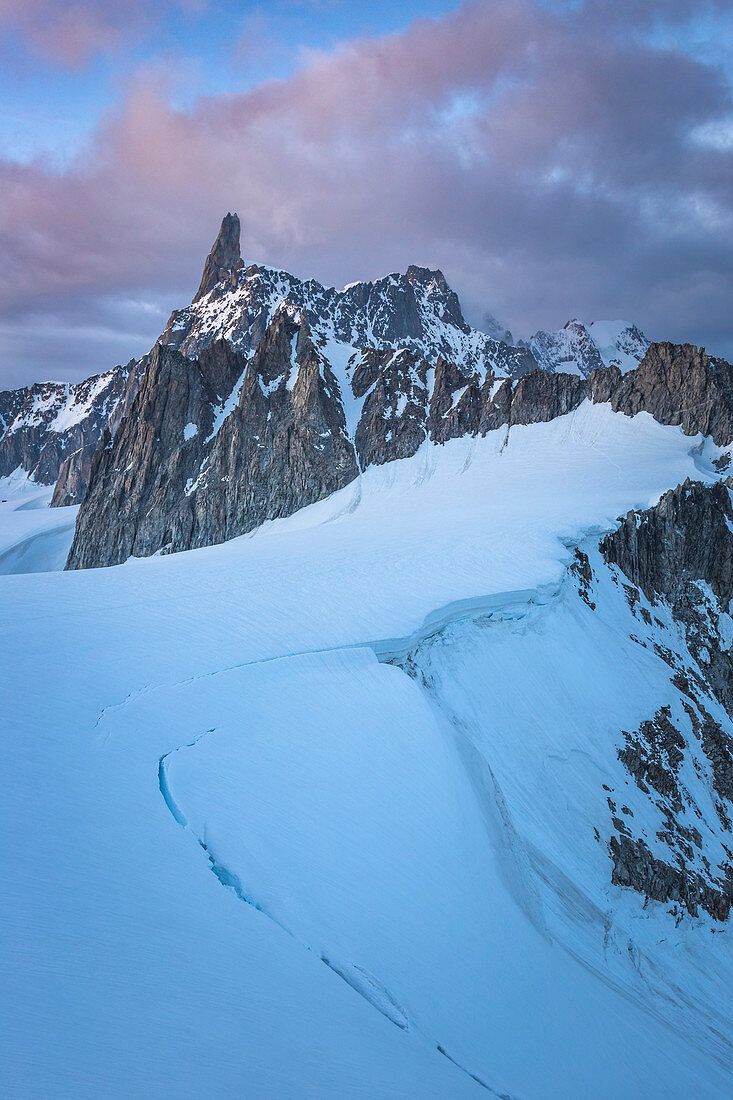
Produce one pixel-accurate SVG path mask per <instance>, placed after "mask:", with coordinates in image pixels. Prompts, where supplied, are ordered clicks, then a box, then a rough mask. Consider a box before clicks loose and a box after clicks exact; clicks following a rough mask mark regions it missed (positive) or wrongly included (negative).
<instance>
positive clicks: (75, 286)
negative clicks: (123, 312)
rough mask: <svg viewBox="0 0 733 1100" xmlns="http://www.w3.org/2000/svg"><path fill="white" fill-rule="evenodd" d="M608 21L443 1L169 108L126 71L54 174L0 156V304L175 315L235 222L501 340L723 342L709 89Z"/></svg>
mask: <svg viewBox="0 0 733 1100" xmlns="http://www.w3.org/2000/svg"><path fill="white" fill-rule="evenodd" d="M609 18H610V17H609V7H608V5H605V6H604V5H603V4H601V3H595V4H594V5H592V6H591V7H590V8H589V9H588V10H587V11H586V12H583V11H580V12H578V11H574V12H566V13H565V14H553V13H551V12H549V11H548V10H547V9H542V8H539V7H537V6H535V5H533V4H531V3H529V2H522V0H519V2H514V0H512V2H509V0H505V2H502V0H498V2H482V3H478V2H476V3H467V4H464V5H463V6H461V7H460V8H459V9H458V10H456V11H455V12H454V13H452V14H451V15H449V16H447V17H445V18H443V19H441V20H422V21H419V22H417V23H416V24H414V25H413V26H412V27H411V28H409V29H408V30H407V31H406V32H404V33H402V34H399V35H392V36H389V37H385V38H382V39H368V40H361V41H358V42H355V43H353V44H352V45H350V46H348V47H345V48H342V49H340V50H338V51H337V52H336V53H334V54H332V55H328V56H326V55H311V56H310V57H309V58H308V60H307V63H306V64H305V66H304V67H303V69H302V70H301V71H300V72H298V73H297V74H296V75H295V76H293V77H292V78H291V79H289V80H285V81H273V82H269V83H267V84H263V85H261V86H260V87H258V88H255V89H254V90H252V91H250V92H248V93H247V94H244V95H237V96H219V97H213V98H208V99H204V100H201V101H200V102H199V103H198V104H197V105H196V106H195V107H194V108H193V109H191V110H189V111H176V110H173V109H172V108H171V106H170V104H169V103H168V101H167V99H166V96H165V94H164V92H163V91H162V90H161V89H160V87H159V86H157V85H156V84H155V83H152V82H150V81H149V80H148V79H147V78H145V77H144V76H140V77H139V78H138V79H137V80H136V81H133V83H132V86H131V89H130V92H129V95H128V98H127V100H126V102H125V103H124V106H123V107H122V108H121V109H120V111H119V113H117V114H116V115H114V116H113V117H110V118H109V119H108V120H107V121H106V122H105V124H104V126H102V127H101V128H100V131H99V133H98V135H97V138H96V142H95V144H94V147H93V149H92V150H91V152H90V153H89V154H88V156H87V157H86V158H85V159H84V160H83V161H81V162H79V163H78V164H76V165H75V166H74V167H73V168H72V169H71V170H69V171H67V172H66V173H65V174H63V175H54V174H51V173H49V172H47V171H46V170H45V169H44V168H43V166H41V165H33V166H25V167H20V166H17V165H9V164H5V165H0V202H1V203H2V210H3V213H2V219H1V220H0V252H2V254H3V256H4V263H3V265H2V267H1V268H0V311H1V312H2V314H4V316H5V317H7V318H14V319H15V320H14V322H13V323H17V324H19V325H20V324H22V323H23V317H24V316H25V315H27V314H28V313H30V312H36V313H41V312H43V311H46V312H48V311H51V312H52V313H53V314H54V316H56V317H59V316H61V315H62V312H63V311H64V310H67V311H68V312H69V314H73V315H74V317H77V318H78V317H79V316H80V315H82V314H83V311H84V308H85V303H86V305H87V307H88V310H89V314H90V318H91V317H93V316H94V311H95V310H97V309H98V308H100V307H99V300H100V298H101V297H106V300H107V302H108V303H109V301H113V300H114V299H115V297H118V298H120V299H121V298H124V299H126V300H127V299H129V298H130V297H138V298H139V297H144V296H148V297H150V296H155V295H161V294H170V295H172V296H174V297H173V300H175V301H176V302H177V303H178V304H180V303H181V302H182V300H186V299H187V298H190V295H191V294H192V293H193V291H194V290H195V287H196V285H197V282H198V275H199V269H200V266H201V263H202V261H203V258H204V256H205V254H206V252H207V250H208V247H209V245H210V239H211V238H212V236H213V234H214V232H215V230H216V228H217V224H218V221H219V219H220V217H221V214H222V213H223V212H224V211H226V210H228V209H229V210H231V209H236V210H238V212H239V214H240V217H241V219H242V226H243V249H244V251H245V255H246V256H247V258H249V259H256V260H261V261H264V262H269V263H274V264H278V265H283V266H289V267H290V268H291V269H295V270H297V271H298V272H299V273H302V274H306V275H310V274H313V275H315V276H317V277H319V278H321V279H324V280H328V281H333V282H336V283H343V282H345V281H350V280H351V279H356V278H367V277H373V276H377V275H380V274H382V273H384V272H386V271H389V270H395V269H396V268H404V267H405V266H406V265H407V264H408V263H410V262H417V263H425V264H430V265H440V266H441V267H442V268H443V269H444V271H445V272H446V274H447V276H448V278H449V281H451V282H452V283H453V284H454V285H455V286H456V289H458V290H459V291H460V292H461V294H462V297H464V298H465V299H466V300H467V302H468V305H469V308H471V307H473V309H474V311H479V310H480V308H481V307H482V306H483V307H484V308H486V307H488V308H491V309H492V310H493V311H494V312H495V313H497V314H498V315H499V316H500V317H501V319H502V320H503V321H504V322H505V323H508V324H510V325H511V326H513V327H514V328H515V329H516V328H519V330H520V331H522V330H524V331H525V332H527V331H530V330H532V329H534V328H535V327H539V326H546V325H553V326H556V325H558V324H561V323H563V322H564V321H565V320H566V319H567V317H568V316H571V315H581V316H587V317H592V316H619V315H621V316H624V315H626V316H629V317H630V318H632V319H635V320H637V321H639V322H640V323H641V324H642V325H645V326H647V327H648V328H649V330H650V331H651V333H652V335H655V336H660V337H661V336H668V337H669V338H673V339H682V338H687V339H691V340H695V341H703V340H704V341H707V342H708V343H709V346H711V348H712V350H716V349H717V350H722V351H733V332H732V331H731V322H730V316H729V302H730V298H731V291H732V290H733V286H732V285H731V284H732V279H733V276H732V275H731V272H732V271H733V262H732V261H733V249H732V246H731V235H732V230H733V198H732V196H731V191H730V186H729V182H730V178H731V170H732V169H733V152H732V151H731V150H730V149H725V148H721V147H717V146H715V145H713V144H711V143H708V144H706V143H704V142H699V141H694V140H693V138H692V135H693V134H694V133H696V132H699V131H700V128H701V127H702V128H704V127H705V126H708V125H710V124H712V123H714V122H715V121H716V120H721V119H724V118H725V117H726V116H728V115H729V114H730V113H731V110H732V106H731V98H730V91H729V89H728V87H727V85H726V83H725V82H724V80H723V78H722V76H721V75H720V74H719V73H718V72H717V71H716V70H715V69H714V68H713V67H712V66H707V65H705V64H703V63H702V62H700V61H695V60H692V59H691V58H690V57H687V56H685V55H683V54H681V53H679V52H675V51H673V50H656V49H652V48H651V47H648V46H644V45H643V44H642V43H641V40H640V39H639V38H638V36H634V37H633V38H625V37H624V35H622V34H620V33H617V30H618V28H616V30H615V31H614V33H610V32H608V33H605V34H601V33H599V32H600V30H601V29H603V28H605V29H606V30H608V23H609ZM167 300H168V301H170V298H168V299H167ZM106 308H108V307H106ZM155 335H156V332H154V331H151V333H150V339H151V342H152V339H153V338H154V337H155ZM124 354H125V353H124V351H122V349H121V353H120V356H119V357H120V358H122V357H124ZM94 365H95V366H96V365H98V364H96V363H95V364H94Z"/></svg>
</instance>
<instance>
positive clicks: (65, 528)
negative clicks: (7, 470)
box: [0, 469, 79, 574]
mask: <svg viewBox="0 0 733 1100" xmlns="http://www.w3.org/2000/svg"><path fill="white" fill-rule="evenodd" d="M52 496H53V486H52V485H37V484H36V483H35V482H34V481H33V480H32V479H31V478H29V477H28V475H27V474H26V473H25V471H24V470H20V469H18V470H16V471H15V473H14V474H11V475H10V476H9V477H0V574H4V573H44V572H47V571H48V570H58V569H63V567H64V564H65V562H66V558H67V557H68V554H69V550H70V549H71V543H72V540H73V538H74V524H75V523H76V513H77V512H78V511H79V508H78V506H76V507H72V508H49V507H48V505H49V504H50V503H51V497H52Z"/></svg>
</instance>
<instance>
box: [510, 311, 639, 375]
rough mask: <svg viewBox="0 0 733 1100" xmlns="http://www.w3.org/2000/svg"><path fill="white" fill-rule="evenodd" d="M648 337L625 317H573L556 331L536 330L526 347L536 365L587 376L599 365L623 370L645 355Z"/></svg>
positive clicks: (629, 367) (628, 368) (636, 363)
mask: <svg viewBox="0 0 733 1100" xmlns="http://www.w3.org/2000/svg"><path fill="white" fill-rule="evenodd" d="M649 343H650V342H649V340H647V338H646V336H644V334H643V332H640V331H639V329H638V328H637V327H636V325H630V324H628V323H627V322H626V321H591V322H590V324H588V325H584V324H583V323H582V322H581V321H578V320H572V321H568V322H567V324H566V325H565V326H564V327H563V328H561V329H559V330H558V331H557V332H542V331H540V332H536V333H535V334H534V336H533V337H532V338H531V340H530V341H529V344H528V347H529V349H530V351H531V352H532V355H533V356H534V358H535V361H536V362H537V365H538V366H539V367H541V368H542V370H546V371H563V372H565V373H568V374H579V375H581V377H583V378H587V377H588V376H589V375H590V373H591V371H593V370H598V369H599V368H600V367H611V366H614V367H618V368H619V370H620V371H621V372H622V373H623V374H625V373H626V371H629V370H634V368H635V367H638V365H639V363H640V362H641V361H642V359H643V358H644V355H645V354H646V350H647V348H648V347H649Z"/></svg>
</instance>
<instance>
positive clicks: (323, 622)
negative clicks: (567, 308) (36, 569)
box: [0, 404, 733, 1100]
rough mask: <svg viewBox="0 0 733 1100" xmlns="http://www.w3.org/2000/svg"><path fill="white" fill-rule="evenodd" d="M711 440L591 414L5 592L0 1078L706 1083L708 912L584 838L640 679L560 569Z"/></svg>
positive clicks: (541, 1093) (108, 1092)
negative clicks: (624, 879)
mask: <svg viewBox="0 0 733 1100" xmlns="http://www.w3.org/2000/svg"><path fill="white" fill-rule="evenodd" d="M716 456H717V451H716V450H715V449H713V448H710V447H709V446H707V445H706V446H703V445H702V441H701V440H700V439H694V438H690V437H686V436H684V435H682V433H681V432H680V431H679V430H678V429H676V428H663V427H661V426H660V425H658V424H656V423H655V422H654V421H653V420H652V419H651V417H648V416H646V415H645V414H643V415H640V416H638V417H635V418H633V419H632V418H628V417H624V416H619V415H615V414H613V413H612V412H611V411H610V410H609V409H608V408H607V407H605V406H591V405H589V404H584V405H583V406H581V407H580V409H578V410H577V412H576V413H574V414H571V415H569V416H566V417H563V418H561V419H558V420H555V421H553V422H551V423H549V424H540V425H535V426H532V427H516V428H512V429H511V431H510V432H509V433H508V434H507V431H506V429H502V430H501V431H499V432H496V433H493V434H491V435H489V436H487V437H486V438H485V439H461V440H455V441H453V442H451V443H449V444H447V445H445V446H443V447H435V446H432V445H425V446H424V447H423V448H422V449H421V450H420V451H419V452H418V454H417V455H415V456H414V457H413V458H411V459H408V460H403V461H398V462H393V463H390V464H388V465H386V466H381V467H372V468H370V469H368V470H367V471H366V473H364V474H363V475H361V476H360V477H359V478H358V479H357V481H356V482H354V483H353V484H351V485H349V486H348V487H347V488H346V489H344V490H342V491H341V492H339V493H337V494H335V495H334V496H332V497H331V498H329V499H328V500H326V501H323V502H321V503H319V504H316V505H313V506H312V507H310V508H308V509H305V510H303V511H302V512H300V513H297V514H296V515H294V516H292V517H290V518H289V519H287V520H278V521H276V522H273V523H270V524H268V525H266V526H265V527H264V528H262V529H260V530H259V531H257V532H256V533H255V534H254V535H252V536H248V537H243V538H239V539H235V540H233V541H232V542H229V543H226V544H223V545H220V546H214V547H207V548H204V549H201V550H195V551H189V552H186V553H182V554H177V555H171V556H169V557H159V558H148V559H143V560H131V561H129V562H128V563H127V564H125V565H124V566H119V567H115V568H112V569H105V570H85V571H79V572H73V573H56V574H52V573H45V574H37V575H27V576H5V577H0V608H2V615H3V618H4V620H5V621H4V622H3V624H2V626H3V629H2V631H0V668H1V669H2V676H3V678H4V680H5V681H6V682H5V683H4V684H3V698H4V699H5V698H9V699H10V700H11V705H10V706H8V707H6V713H5V715H4V717H5V722H4V724H3V725H4V729H3V762H4V766H3V769H2V780H0V782H1V783H2V786H3V791H2V813H3V815H5V821H4V836H5V838H6V842H5V844H4V845H3V848H2V855H0V860H2V862H3V876H4V881H5V882H6V883H7V884H8V887H7V892H6V904H5V906H4V909H3V914H2V917H1V918H0V919H1V920H2V922H3V925H4V927H3V933H4V935H3V939H4V952H3V955H4V961H3V974H2V990H0V1005H1V1006H2V1008H1V1009H0V1012H2V1021H1V1023H2V1026H1V1027H0V1036H2V1038H1V1039H0V1043H1V1044H2V1045H3V1048H4V1049H3V1051H2V1056H1V1057H0V1065H2V1069H1V1070H0V1075H2V1088H1V1089H0V1091H2V1093H3V1094H4V1095H5V1094H7V1095H10V1096H12V1097H37V1096H52V1097H57V1096H59V1097H80V1096H89V1097H92V1096H95V1097H96V1096H100V1095H105V1096H119V1097H128V1096H142V1095H144V1096H161V1097H162V1096H166V1097H168V1096H181V1097H200V1096H215V1097H216V1096H228V1095H247V1096H256V1097H267V1098H270V1097H272V1098H273V1100H279V1098H281V1097H289V1096H292V1097H319V1098H320V1097H323V1096H334V1097H351V1096H355V1097H356V1096H363V1097H406V1098H407V1097H410V1098H414V1097H420V1098H422V1097H445V1098H453V1097H459V1096H464V1095H465V1096H482V1095H486V1092H487V1090H489V1095H491V1094H492V1092H493V1094H495V1095H505V1096H511V1097H514V1098H517V1100H518V1098H520V1097H525V1098H542V1097H558V1098H559V1097H562V1098H567V1097H577V1098H586V1097H589V1096H593V1097H609V1098H611V1097H614V1098H617V1097H621V1096H623V1097H636V1096H638V1097H660V1098H661V1097H680V1098H682V1097H690V1096H696V1097H724V1096H728V1095H730V1093H731V1090H732V1089H733V1074H731V1071H730V1064H731V1060H730V1052H729V1049H728V1047H727V1035H729V1034H730V1019H729V1009H728V1008H727V1005H728V1000H729V998H728V989H729V982H730V973H729V970H728V969H727V963H725V958H726V957H727V954H728V952H729V946H730V944H729V933H728V929H727V925H726V926H722V925H720V924H715V923H714V922H712V921H711V920H709V919H708V918H707V917H705V918H704V919H703V918H702V917H701V918H698V919H697V920H693V919H692V918H685V919H684V921H682V922H681V923H680V924H678V925H677V926H676V925H675V921H674V919H672V918H670V917H669V915H668V913H667V911H666V907H665V906H663V905H658V904H656V903H650V904H649V905H648V906H647V907H644V903H643V899H642V898H641V897H639V896H638V895H636V894H632V893H630V892H625V891H623V890H621V889H620V888H618V887H613V886H611V885H610V876H611V860H610V856H609V854H608V851H607V849H606V848H604V846H603V844H601V843H598V842H597V841H596V840H595V838H594V836H593V825H594V824H596V823H597V820H596V819H598V820H600V818H599V817H598V815H600V813H601V811H602V810H603V808H604V803H603V801H602V798H603V795H604V794H605V792H604V791H603V786H602V784H603V783H607V785H608V786H609V787H612V786H613V787H614V788H618V787H619V786H620V785H622V784H623V783H624V779H623V776H622V775H621V773H620V770H619V768H618V760H617V739H618V734H619V725H620V724H621V723H626V724H627V728H628V727H629V725H630V724H631V723H633V722H637V723H638V721H639V720H640V719H643V718H646V717H648V714H647V710H646V708H647V704H649V705H651V706H652V708H653V707H654V706H656V705H657V704H658V699H659V698H660V697H661V692H662V686H663V677H662V673H661V671H660V667H659V664H658V663H655V658H654V657H653V654H648V655H642V658H641V659H640V660H636V658H635V654H636V652H637V650H638V651H639V652H641V650H639V647H638V646H637V647H636V648H635V643H634V642H633V641H632V640H631V639H630V638H629V633H630V632H631V631H632V630H633V629H634V626H633V624H632V620H631V619H630V618H629V616H630V614H631V613H630V611H629V609H628V606H627V605H626V603H624V597H623V594H622V592H621V589H619V588H618V587H617V586H616V585H615V584H614V583H613V580H612V578H611V576H610V571H609V570H607V569H606V572H605V573H603V572H602V568H601V564H599V563H598V562H595V569H596V573H597V574H598V577H599V580H598V589H599V590H598V614H597V616H596V615H595V613H593V612H591V611H590V609H589V608H588V607H587V606H586V605H585V604H583V605H582V606H581V603H582V601H580V600H579V598H578V597H577V592H575V590H574V589H572V585H570V584H569V582H568V581H567V580H564V579H563V578H564V577H565V571H566V567H567V565H568V564H569V563H570V561H572V558H573V550H572V547H573V546H574V545H575V544H577V543H578V542H580V541H582V540H584V539H586V540H588V541H590V536H591V535H592V534H593V532H596V533H599V532H601V531H603V530H607V529H609V528H610V527H612V526H613V525H614V523H615V521H616V517H617V516H619V515H620V514H623V513H625V512H626V511H627V510H628V509H629V508H631V507H643V506H647V505H649V504H650V503H652V502H653V501H654V500H655V499H657V498H658V496H659V495H660V494H661V493H662V492H663V491H664V490H665V489H666V488H668V487H669V486H671V485H674V484H677V483H678V482H679V481H681V480H683V479H684V478H685V477H686V476H693V477H697V478H702V479H706V480H712V479H713V477H714V476H715V471H714V467H713V466H712V462H711V460H712V459H713V458H714V457H716ZM586 612H587V616H588V617H584V616H585V613H586ZM594 616H595V617H594ZM660 629H661V628H660ZM386 661H392V662H395V664H394V665H390V664H387V663H385V662H386ZM632 728H633V727H632ZM691 782H692V780H691ZM701 783H702V781H701ZM695 791H696V793H697V795H698V797H699V799H700V801H701V804H703V801H704V797H703V793H701V792H700V791H698V790H697V788H695ZM599 792H600V793H599ZM623 797H624V801H625V803H626V804H628V807H629V809H632V810H634V812H635V813H636V814H638V815H639V817H640V818H641V816H642V815H643V813H644V810H643V804H642V802H641V801H640V800H639V798H638V792H636V794H635V793H634V792H633V791H631V790H630V793H628V794H627V793H626V789H624V795H623ZM634 798H636V801H634ZM619 801H620V798H619ZM647 824H648V825H649V827H650V828H651V827H653V821H652V819H651V818H650V819H649V821H648V822H647ZM706 843H707V837H706ZM710 843H711V844H713V843H714V837H712V838H711V839H710ZM687 1009H689V1011H688V1010H687Z"/></svg>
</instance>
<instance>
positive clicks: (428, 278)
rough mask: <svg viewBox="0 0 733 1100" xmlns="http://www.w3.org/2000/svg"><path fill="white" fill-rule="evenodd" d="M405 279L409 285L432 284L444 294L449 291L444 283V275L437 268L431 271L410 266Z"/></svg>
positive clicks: (414, 265)
mask: <svg viewBox="0 0 733 1100" xmlns="http://www.w3.org/2000/svg"><path fill="white" fill-rule="evenodd" d="M405 278H406V279H407V281H408V282H410V283H432V282H434V283H436V284H437V286H438V287H439V288H440V289H441V290H442V291H444V292H445V291H447V290H449V289H450V288H449V286H448V283H447V282H446V278H445V275H444V274H443V272H442V271H441V270H440V269H439V268H436V269H435V270H433V269H432V268H429V267H418V265H417V264H410V266H409V267H408V269H407V271H406V272H405Z"/></svg>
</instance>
